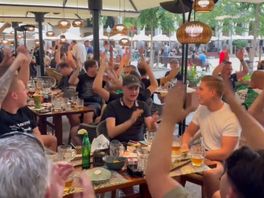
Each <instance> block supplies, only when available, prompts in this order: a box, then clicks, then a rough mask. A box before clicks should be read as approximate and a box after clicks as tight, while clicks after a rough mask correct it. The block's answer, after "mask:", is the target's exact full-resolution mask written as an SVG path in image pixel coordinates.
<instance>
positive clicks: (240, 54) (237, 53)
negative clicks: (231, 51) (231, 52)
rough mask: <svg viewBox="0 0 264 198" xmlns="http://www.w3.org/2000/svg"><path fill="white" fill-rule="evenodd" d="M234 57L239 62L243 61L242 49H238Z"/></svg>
mask: <svg viewBox="0 0 264 198" xmlns="http://www.w3.org/2000/svg"><path fill="white" fill-rule="evenodd" d="M236 57H237V58H238V59H239V60H240V61H244V49H240V50H238V51H237V52H236Z"/></svg>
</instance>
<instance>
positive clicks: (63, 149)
mask: <svg viewBox="0 0 264 198" xmlns="http://www.w3.org/2000/svg"><path fill="white" fill-rule="evenodd" d="M75 156H76V151H75V150H74V149H72V147H71V146H70V145H60V146H58V157H59V159H60V160H63V161H66V162H70V161H72V160H73V159H74V158H75Z"/></svg>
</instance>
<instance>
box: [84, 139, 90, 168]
mask: <svg viewBox="0 0 264 198" xmlns="http://www.w3.org/2000/svg"><path fill="white" fill-rule="evenodd" d="M90 153H91V144H90V141H89V137H88V134H85V135H84V136H83V141H82V168H83V169H88V168H90Z"/></svg>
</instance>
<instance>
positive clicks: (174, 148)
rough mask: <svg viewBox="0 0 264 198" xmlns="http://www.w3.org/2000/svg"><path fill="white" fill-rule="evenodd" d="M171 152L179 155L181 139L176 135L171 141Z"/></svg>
mask: <svg viewBox="0 0 264 198" xmlns="http://www.w3.org/2000/svg"><path fill="white" fill-rule="evenodd" d="M172 154H173V155H181V139H180V137H178V136H175V137H174V138H173V142H172Z"/></svg>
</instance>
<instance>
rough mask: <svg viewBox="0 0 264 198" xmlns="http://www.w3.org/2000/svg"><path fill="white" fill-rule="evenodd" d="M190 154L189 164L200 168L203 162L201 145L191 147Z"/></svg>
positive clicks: (203, 152)
mask: <svg viewBox="0 0 264 198" xmlns="http://www.w3.org/2000/svg"><path fill="white" fill-rule="evenodd" d="M190 154H191V162H192V165H193V166H196V167H198V166H202V165H203V162H204V154H205V151H204V148H203V146H202V145H200V144H199V145H194V146H192V147H191V150H190Z"/></svg>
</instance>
